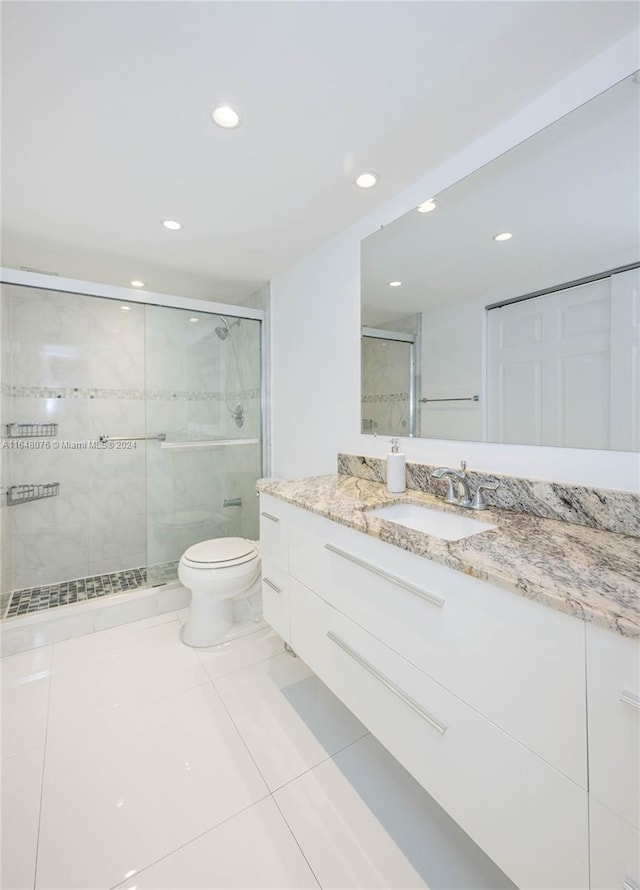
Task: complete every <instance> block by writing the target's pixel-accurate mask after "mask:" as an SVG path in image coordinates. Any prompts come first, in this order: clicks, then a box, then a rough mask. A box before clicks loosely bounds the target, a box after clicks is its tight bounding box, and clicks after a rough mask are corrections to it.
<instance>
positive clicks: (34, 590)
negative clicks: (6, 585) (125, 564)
mask: <svg viewBox="0 0 640 890" xmlns="http://www.w3.org/2000/svg"><path fill="white" fill-rule="evenodd" d="M177 566H178V561H177V560H176V561H175V562H168V563H164V564H162V565H157V566H150V567H149V568H148V569H146V568H136V569H125V570H124V571H122V572H108V573H107V574H103V575H91V576H90V577H88V578H76V579H74V580H73V581H63V582H61V583H60V584H45V585H43V586H42V587H28V588H25V589H23V590H14V592H13V593H12V594H10V595H9V597H8V605H7V607H6V611H3V613H2V617H3V618H6V619H9V618H17V617H18V616H21V615H28V614H31V613H33V612H41V611H43V610H44V609H55V608H56V607H57V606H66V605H68V604H69V603H78V602H82V601H83V600H92V599H97V598H98V597H103V596H110V595H112V594H116V593H125V592H126V591H127V590H139V589H140V588H141V587H160V586H162V585H164V584H168V583H170V582H171V581H175V580H176V578H177Z"/></svg>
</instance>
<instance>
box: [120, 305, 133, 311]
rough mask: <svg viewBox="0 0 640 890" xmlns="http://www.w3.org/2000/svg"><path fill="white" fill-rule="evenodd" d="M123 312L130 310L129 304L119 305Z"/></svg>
mask: <svg viewBox="0 0 640 890" xmlns="http://www.w3.org/2000/svg"><path fill="white" fill-rule="evenodd" d="M120 308H121V309H122V311H123V312H131V306H121V307H120Z"/></svg>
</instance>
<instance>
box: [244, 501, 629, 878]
mask: <svg viewBox="0 0 640 890" xmlns="http://www.w3.org/2000/svg"><path fill="white" fill-rule="evenodd" d="M261 511H266V512H267V513H270V514H272V515H277V516H278V517H279V519H280V521H281V522H285V523H286V535H285V536H283V538H282V548H283V550H282V553H281V554H280V556H279V557H278V559H279V562H280V564H281V565H284V564H285V563H286V564H287V566H288V582H287V588H286V591H287V596H288V599H287V600H286V603H287V605H288V608H289V623H288V624H287V623H286V622H282V621H281V625H282V624H283V623H284V624H286V627H287V630H288V633H289V636H288V637H287V639H288V641H289V642H290V643H291V645H292V647H293V648H294V650H295V651H296V652H297V653H298V655H299V656H300V657H301V658H302V659H303V660H304V661H306V662H307V663H308V664H309V666H310V667H311V668H312V669H313V670H314V671H315V672H316V673H317V674H318V676H319V677H320V678H321V679H322V680H323V681H324V682H325V683H326V684H327V685H328V686H329V687H330V688H331V689H332V690H333V691H334V692H335V694H336V695H337V696H338V697H339V698H340V699H341V700H342V701H344V703H345V704H346V705H347V706H348V707H349V708H350V709H351V710H352V711H353V712H354V713H355V714H356V716H358V717H359V718H360V720H362V722H363V723H364V724H365V725H366V726H367V727H368V728H369V729H370V731H371V732H372V733H373V734H374V735H375V736H376V737H377V738H378V739H379V740H380V741H381V742H382V744H384V745H385V747H387V748H388V749H389V751H390V752H391V753H392V754H393V755H394V756H395V757H396V758H397V759H398V760H399V761H400V762H401V763H402V764H403V765H404V766H405V767H406V769H408V770H409V772H410V773H411V774H412V775H413V776H414V777H415V778H416V779H417V781H418V782H420V783H421V784H422V785H423V787H424V788H425V789H426V790H427V791H428V792H429V793H430V794H431V795H432V796H433V797H434V798H435V799H436V800H437V801H438V803H440V804H441V806H443V808H444V809H445V810H447V812H448V813H449V814H450V815H451V816H452V817H453V818H454V819H455V820H456V821H457V822H458V823H459V825H460V826H461V827H462V828H463V829H464V830H465V831H466V832H467V833H468V834H469V835H470V836H471V837H472V838H473V839H474V840H475V841H476V842H477V843H478V844H479V846H480V847H482V849H483V850H484V851H485V852H486V853H487V855H488V856H489V857H491V858H492V859H493V860H494V861H495V862H496V863H497V864H498V865H499V867H500V868H502V869H503V870H504V871H505V873H506V874H507V875H508V876H509V877H510V878H511V879H512V880H513V881H514V883H516V884H517V885H518V887H520V888H523V890H524V888H531V890H533V888H535V890H543V888H548V890H551V888H554V890H568V888H575V890H586V888H588V887H589V840H588V836H589V825H588V813H589V808H588V794H587V787H588V777H587V757H586V750H587V737H586V723H587V721H586V716H587V715H586V706H585V698H586V696H585V659H586V655H585V623H584V622H582V621H579V620H577V619H575V618H572V617H570V616H567V615H563V614H561V613H560V612H556V611H555V610H553V609H550V608H548V607H547V606H543V605H540V604H538V603H535V602H533V601H531V600H528V599H526V598H524V597H522V596H518V595H517V594H515V593H510V592H509V591H505V590H502V589H501V588H498V587H496V586H495V585H492V584H489V583H486V582H482V581H479V580H478V579H474V578H470V577H467V576H466V575H464V574H462V573H459V572H456V571H454V570H452V569H449V568H447V567H446V566H442V565H440V564H438V563H435V562H433V561H431V560H428V559H425V558H423V557H419V556H416V555H415V554H411V553H408V552H405V551H403V550H401V549H400V548H398V547H394V546H391V545H388V544H385V543H383V542H381V541H379V540H377V539H375V538H373V537H371V536H368V535H365V534H361V533H359V532H356V531H354V530H353V529H349V528H346V527H344V526H341V525H339V524H337V523H334V522H331V521H330V520H328V519H325V518H323V517H320V516H317V515H315V514H313V513H311V512H309V511H306V510H302V509H300V508H298V507H294V506H292V505H290V504H286V503H283V502H282V501H279V500H278V499H276V498H272V497H270V496H268V495H264V494H263V495H261ZM268 533H271V534H272V530H271V529H269V530H268ZM285 541H286V543H285ZM285 550H286V551H287V553H286V555H285V553H284V551H285ZM263 552H264V551H263ZM267 552H268V551H267ZM273 562H274V557H273V555H271V556H269V557H268V559H267V563H266V567H267V568H268V567H269V565H271V564H273ZM265 617H266V618H267V620H268V621H269V620H270V619H269V617H268V614H267V613H266V612H265ZM273 626H274V628H275V629H276V630H278V627H277V626H276V624H275V623H274V624H273ZM593 861H594V860H593V855H592V866H593ZM604 867H605V866H604V865H603V866H602V869H604ZM631 877H633V876H631ZM613 886H620V888H621V890H622V887H623V884H622V883H621V884H619V885H612V887H613ZM631 886H632V885H631ZM610 890H612V888H610Z"/></svg>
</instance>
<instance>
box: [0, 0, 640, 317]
mask: <svg viewBox="0 0 640 890" xmlns="http://www.w3.org/2000/svg"><path fill="white" fill-rule="evenodd" d="M1 13H2V224H3V230H2V252H3V255H2V264H3V265H4V266H11V267H15V268H19V267H29V268H35V269H38V270H42V271H48V272H56V273H58V274H60V275H62V276H65V277H75V278H82V279H87V280H92V281H98V282H102V283H106V284H116V285H124V286H127V285H128V283H129V281H130V280H131V279H133V278H138V279H141V280H143V281H144V282H145V283H146V286H147V288H148V289H149V290H153V291H156V292H158V291H160V292H165V293H174V294H180V295H183V296H190V297H195V298H203V299H217V300H222V301H224V302H231V303H232V302H235V301H239V300H241V299H243V298H244V297H245V296H246V295H247V294H248V293H249V292H250V291H252V290H253V289H255V288H257V287H258V286H259V285H261V284H262V283H264V282H265V281H267V280H269V279H271V278H272V277H273V276H275V275H277V274H278V273H280V272H282V271H283V270H285V269H286V268H287V267H289V266H290V265H292V264H293V263H295V262H296V261H297V260H298V259H300V258H302V257H303V256H304V255H305V254H307V253H308V252H310V251H311V250H313V249H314V248H316V247H317V246H319V245H320V244H321V243H322V242H323V241H325V240H326V239H328V238H330V237H331V236H332V235H334V234H336V233H337V232H339V231H341V230H342V229H344V228H345V227H347V226H348V225H349V224H350V223H352V222H354V221H355V220H356V219H358V218H359V217H361V216H363V215H364V214H366V213H367V212H369V211H370V210H372V209H373V208H374V207H375V206H377V205H378V204H381V203H383V202H384V201H386V200H388V199H389V198H391V197H392V196H393V195H394V194H396V193H397V192H398V191H400V190H401V189H402V188H404V187H406V186H407V185H409V184H410V183H411V182H413V181H415V180H416V179H418V178H419V177H420V176H422V175H424V174H425V173H426V172H428V170H430V169H431V168H433V167H434V166H436V165H437V164H438V163H440V162H441V161H443V160H444V159H445V158H446V157H448V156H450V155H451V154H452V153H454V152H456V151H458V150H459V149H461V148H462V147H463V146H464V145H466V144H467V143H469V142H470V141H472V140H473V139H475V138H477V137H479V136H480V135H481V134H482V133H484V132H486V131H488V130H490V129H492V128H493V127H495V126H496V125H498V124H499V123H500V122H502V121H503V120H505V119H507V118H508V117H510V116H511V115H513V114H514V113H516V112H517V111H518V110H519V109H521V108H522V107H524V106H525V105H527V104H528V103H529V102H531V101H533V100H534V99H535V98H536V97H537V96H538V95H540V94H541V93H543V92H544V91H545V90H547V89H549V88H550V87H551V86H553V84H554V83H556V82H557V81H558V80H560V79H561V78H562V77H564V76H566V75H568V74H569V73H570V72H571V71H573V70H574V69H575V68H577V67H579V66H580V65H581V64H583V63H585V62H587V61H588V60H589V59H590V58H592V57H593V56H595V55H596V54H597V53H599V52H601V51H602V50H604V49H606V48H607V47H608V46H610V45H611V44H612V43H614V42H615V41H617V40H619V39H620V38H622V37H623V36H625V34H627V33H629V32H630V31H631V30H632V29H633V28H635V27H637V26H638V6H637V4H635V3H632V2H617V0H603V2H599V0H593V2H588V3H586V2H564V0H556V2H549V3H542V2H537V0H532V2H528V0H524V2H518V3H508V2H484V0H472V2H465V0H460V2H448V0H447V2H400V0H389V2H373V3H370V2H366V0H364V2H327V0H325V2H301V0H294V2H207V0H204V2H188V0H183V2H154V0H150V2H145V0H142V2H111V0H109V2H101V0H96V2H89V0H87V2H56V0H51V2H50V0H46V2H37V0H36V2H22V0H18V2H15V0H9V2H3V3H2V7H1ZM223 102H226V103H229V104H230V105H232V106H233V107H234V108H236V110H237V111H238V112H239V114H240V115H241V119H242V123H241V125H240V127H238V128H237V129H235V130H223V129H220V128H219V127H217V126H215V124H213V122H212V121H211V117H210V114H211V110H212V108H213V107H215V106H216V105H218V104H220V103H223ZM364 170H374V171H376V172H377V173H379V174H380V182H379V184H378V185H377V186H376V187H375V188H373V189H369V190H362V189H358V188H356V187H355V186H354V184H353V180H354V178H355V176H356V175H357V174H358V173H360V172H362V171H364ZM167 218H171V219H177V220H179V221H180V222H181V223H182V225H183V228H182V229H181V230H180V231H179V232H170V231H167V230H166V229H164V228H163V227H162V225H161V221H162V220H163V219H167Z"/></svg>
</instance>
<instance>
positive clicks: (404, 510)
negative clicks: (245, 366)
mask: <svg viewBox="0 0 640 890" xmlns="http://www.w3.org/2000/svg"><path fill="white" fill-rule="evenodd" d="M370 513H371V516H377V517H378V518H379V519H386V520H387V521H388V522H395V523H396V524H397V525H404V526H405V527H406V528H413V529H416V531H419V532H425V534H427V535H433V536H434V537H436V538H443V539H444V540H445V541H460V540H462V538H469V537H471V535H477V534H478V533H479V532H486V531H488V530H489V529H490V528H497V526H495V525H491V524H490V523H488V522H480V520H479V519H473V518H472V517H471V516H461V515H460V514H458V513H445V512H444V510H435V509H433V508H432V507H422V506H420V505H419V504H392V506H390V507H380V508H379V509H377V510H371V511H370Z"/></svg>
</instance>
